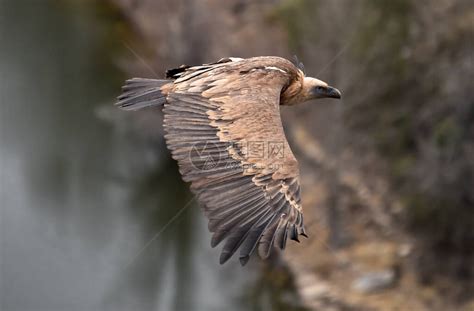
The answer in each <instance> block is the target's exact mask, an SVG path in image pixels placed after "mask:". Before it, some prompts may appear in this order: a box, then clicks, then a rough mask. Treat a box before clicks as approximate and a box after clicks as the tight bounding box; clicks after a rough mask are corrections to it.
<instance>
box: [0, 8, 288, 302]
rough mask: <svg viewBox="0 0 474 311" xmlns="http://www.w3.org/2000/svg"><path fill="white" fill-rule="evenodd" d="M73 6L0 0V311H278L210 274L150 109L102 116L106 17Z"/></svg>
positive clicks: (106, 94) (214, 269) (255, 292)
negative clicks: (141, 114) (140, 114)
mask: <svg viewBox="0 0 474 311" xmlns="http://www.w3.org/2000/svg"><path fill="white" fill-rule="evenodd" d="M78 3H79V2H76V1H36V0H29V1H27V0H24V1H15V0H0V35H1V37H0V39H1V41H0V44H1V48H0V73H1V75H0V96H1V97H0V100H1V106H0V113H1V114H0V117H1V120H0V183H1V184H0V186H1V187H0V204H1V226H0V230H1V231H0V233H1V247H0V258H1V263H0V264H1V265H0V268H1V270H0V272H1V274H0V277H1V278H0V285H1V288H0V303H1V304H0V306H1V310H5V311H7V310H242V309H249V308H250V309H255V310H261V309H275V308H281V309H287V307H285V304H283V305H282V304H281V299H280V298H279V296H278V297H273V296H272V295H273V289H272V288H273V287H272V285H271V284H270V283H271V282H269V281H268V279H267V276H268V274H267V275H262V274H261V273H260V272H259V271H261V269H259V267H258V264H257V263H256V262H253V263H252V262H251V263H250V265H249V266H248V267H246V268H245V269H242V268H241V267H240V266H239V264H238V262H237V261H236V260H234V261H233V262H231V263H229V264H227V265H225V266H220V265H219V264H218V258H219V250H218V249H211V248H210V246H209V241H210V234H209V233H208V232H207V227H206V221H205V219H204V216H203V215H202V213H201V212H200V210H199V208H198V207H197V205H196V203H195V202H194V201H191V200H192V196H191V195H190V193H189V192H188V190H187V186H186V185H184V184H183V183H182V182H181V180H180V177H179V175H178V174H177V169H176V165H175V163H174V162H173V161H171V160H170V158H169V155H168V153H167V152H166V149H165V148H164V144H163V141H162V140H161V139H160V138H157V137H159V135H156V133H158V132H159V130H160V128H161V126H160V124H159V118H158V117H157V114H156V111H153V110H151V111H150V114H149V118H148V119H149V120H148V121H146V122H145V121H143V120H141V122H138V125H136V124H137V122H136V120H135V119H134V118H135V117H134V116H131V115H130V114H122V113H121V112H118V111H116V110H114V108H113V107H111V104H112V103H113V102H114V98H115V96H116V95H117V92H118V90H119V89H120V84H121V81H123V79H124V78H125V77H124V76H123V75H122V74H120V72H119V71H118V70H117V68H116V67H115V66H114V60H116V59H117V57H116V56H117V53H116V52H117V48H120V44H119V42H120V40H119V39H118V38H115V37H114V36H113V35H112V34H113V32H112V31H111V30H112V26H113V19H111V18H108V19H107V18H104V14H103V13H102V14H98V11H97V8H96V7H95V6H94V5H91V4H90V3H89V4H87V2H82V4H81V5H79V4H78ZM84 3H86V4H84ZM150 120H151V122H150ZM147 122H148V123H147ZM142 123H144V124H145V125H142ZM146 124H152V125H155V126H156V128H153V127H151V130H150V126H146ZM141 126H143V127H144V128H146V129H147V130H148V131H150V132H151V133H152V135H150V134H148V135H139V134H137V133H139V132H140V131H137V130H136V128H139V129H140V127H141ZM155 132H156V133H155ZM190 201H191V202H190ZM189 202H190V203H189ZM185 206H187V208H186V209H184V210H183V211H182V213H181V214H180V215H179V217H177V219H176V220H175V221H174V222H172V223H171V224H169V225H167V223H168V222H169V220H170V219H171V218H173V217H174V216H175V215H176V214H177V213H178V211H180V210H181V208H183V207H185ZM160 231H162V233H161V234H159V235H158V236H156V234H157V233H158V232H160ZM153 237H155V239H153V240H151V239H152V238H153Z"/></svg>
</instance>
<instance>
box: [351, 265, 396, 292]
mask: <svg viewBox="0 0 474 311" xmlns="http://www.w3.org/2000/svg"><path fill="white" fill-rule="evenodd" d="M395 281H396V276H395V271H393V270H383V271H378V272H370V273H367V274H365V275H362V276H361V277H359V278H358V279H356V280H355V281H354V282H353V283H352V288H353V289H354V290H355V291H357V292H360V293H364V294H370V293H374V292H377V291H380V290H384V289H387V288H389V287H392V286H393V285H394V284H395Z"/></svg>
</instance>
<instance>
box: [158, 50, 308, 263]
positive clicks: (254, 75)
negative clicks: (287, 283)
mask: <svg viewBox="0 0 474 311" xmlns="http://www.w3.org/2000/svg"><path fill="white" fill-rule="evenodd" d="M267 61H268V63H269V65H268V66H275V59H268V60H267ZM257 63H258V64H257ZM246 66H247V67H246ZM282 66H283V69H284V70H266V69H265V64H262V62H255V63H254V64H252V63H251V62H239V63H234V62H230V61H222V62H218V63H216V64H215V65H213V64H210V65H204V66H199V67H196V68H194V67H191V68H186V69H185V70H184V71H180V76H179V78H178V79H177V80H176V81H175V86H174V88H173V90H172V91H171V92H170V94H169V95H168V97H167V102H166V103H165V108H164V114H165V117H164V126H165V131H166V133H167V134H166V135H165V138H166V141H167V145H168V148H169V149H170V150H171V153H172V156H173V158H175V159H176V160H177V161H178V164H179V167H180V172H181V174H182V175H183V179H184V180H185V181H188V182H191V183H192V185H191V189H192V190H193V192H194V193H196V195H197V197H198V199H199V201H200V202H202V203H203V205H204V206H203V208H204V211H205V214H206V216H207V217H208V218H209V230H210V231H211V232H213V237H212V241H211V245H212V246H213V247H214V246H216V245H218V244H219V243H220V242H222V241H224V240H225V244H224V247H223V250H222V253H221V257H220V262H221V263H224V262H225V261H227V260H228V259H229V258H230V257H231V256H232V255H233V254H234V253H235V252H236V251H237V249H239V248H240V261H241V263H242V265H244V264H245V263H247V261H248V259H249V258H250V255H251V254H252V253H253V251H254V250H255V249H256V248H257V246H258V249H259V254H260V256H261V257H263V258H265V257H267V256H268V255H269V253H270V250H271V248H272V246H273V244H275V245H277V246H278V247H280V248H281V249H283V248H284V247H285V244H286V240H287V236H288V235H289V236H290V238H292V239H294V240H297V239H298V235H299V234H302V233H304V228H303V222H302V216H301V213H302V208H301V204H300V187H299V181H298V179H299V177H298V176H299V172H298V166H297V162H296V159H295V158H294V156H293V154H292V153H291V150H290V148H289V146H288V143H287V141H286V138H285V135H284V132H283V127H282V124H281V120H280V113H279V97H280V92H281V89H282V88H283V87H285V85H286V84H287V83H288V80H289V76H288V75H285V74H284V72H285V71H289V70H291V69H292V67H290V66H289V65H288V64H286V63H284V64H282ZM285 66H286V67H285ZM291 66H292V65H291ZM293 67H294V66H293ZM193 68H194V69H193ZM272 68H275V67H272ZM294 70H296V68H295V69H294ZM253 142H259V143H261V142H263V144H264V145H265V146H266V147H263V151H264V153H265V155H264V157H261V158H259V157H253V156H252V154H251V153H252V150H251V147H250V145H251V144H252V143H253ZM275 142H276V143H278V145H281V147H282V148H283V150H284V154H273V153H272V152H271V150H270V144H271V143H275ZM196 147H199V148H196ZM197 149H199V150H197Z"/></svg>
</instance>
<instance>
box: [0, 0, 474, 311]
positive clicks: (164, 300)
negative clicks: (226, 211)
mask: <svg viewBox="0 0 474 311" xmlns="http://www.w3.org/2000/svg"><path fill="white" fill-rule="evenodd" d="M0 46H1V48H0V101H1V106H0V118H1V119H0V207H1V210H0V213H1V214H0V222H1V223H0V242H1V247H0V309H1V310H5V311H10V310H18V311H23V310H65V311H69V310H85V311H88V310H325V311H326V310H336V311H339V310H341V311H342V310H344V311H347V310H349V311H352V310H414V311H418V310H420V311H423V310H443V311H444V310H465V311H468V310H474V294H473V293H474V190H473V189H474V87H473V81H474V63H473V55H474V4H473V3H472V1H470V0H441V1H436V2H434V1H431V2H426V1H410V0H386V1H382V0H380V1H365V0H364V1H350V0H332V1H319V0H318V1H311V0H260V1H250V0H229V1H219V0H205V1H197V0H96V1H95V0H84V1H79V0H42V1H40V0H21V1H16V0H0ZM259 55H279V56H283V57H287V58H289V59H292V58H293V55H297V56H298V58H299V60H300V61H302V62H303V63H304V65H305V71H306V73H307V74H308V75H310V76H315V77H318V78H320V79H322V80H325V81H327V82H328V83H330V84H331V85H334V86H336V87H337V88H338V89H340V90H341V91H342V93H343V100H342V101H339V102H337V101H330V100H327V101H325V100H321V101H318V102H310V103H306V104H304V105H301V106H299V107H290V108H287V109H283V111H282V118H283V122H284V124H285V129H286V132H287V136H288V140H289V141H290V145H291V146H292V149H293V151H294V153H295V154H296V157H297V158H298V160H299V162H300V166H301V172H302V176H301V179H302V190H303V193H302V196H303V206H304V209H305V220H306V224H307V225H306V227H307V231H308V233H309V236H310V238H309V239H306V240H304V241H302V243H300V244H297V243H290V245H289V246H288V247H287V250H286V251H285V253H281V254H280V253H276V254H275V255H274V256H273V257H272V258H271V259H270V260H268V261H265V262H262V261H260V260H258V259H257V258H253V259H252V260H251V261H250V263H249V264H248V265H247V266H246V267H244V268H242V267H240V265H239V263H238V261H237V260H235V259H234V260H231V261H230V262H229V263H227V264H226V265H225V266H220V265H219V264H218V256H219V247H217V248H216V249H212V248H211V247H210V234H209V233H208V231H207V222H206V220H205V218H204V216H203V214H202V213H201V211H200V210H199V206H198V204H197V203H196V202H195V201H193V199H192V198H193V197H192V195H191V193H190V192H189V190H188V186H187V185H186V184H184V183H183V182H182V181H181V178H180V176H179V174H178V172H177V166H176V163H175V162H174V161H172V160H171V159H170V155H169V153H168V151H167V150H166V147H165V144H164V142H163V138H162V126H161V120H162V116H161V112H160V110H159V109H147V110H143V111H140V112H137V113H125V112H122V111H118V110H117V109H116V108H115V107H113V103H114V101H115V97H116V96H117V95H119V93H120V87H121V85H122V83H123V81H124V80H125V79H126V78H129V77H133V76H140V77H150V78H156V77H159V78H161V77H162V76H163V72H164V71H165V70H166V69H167V68H172V67H176V66H179V65H181V64H190V65H193V64H201V63H205V62H212V61H215V60H217V59H219V58H222V57H227V56H239V57H249V56H259ZM170 220H173V221H172V222H170Z"/></svg>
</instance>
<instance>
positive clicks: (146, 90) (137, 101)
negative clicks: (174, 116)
mask: <svg viewBox="0 0 474 311" xmlns="http://www.w3.org/2000/svg"><path fill="white" fill-rule="evenodd" d="M170 82H172V81H170V80H157V79H144V78H133V79H130V80H127V81H126V83H125V85H124V86H123V87H122V94H121V95H120V96H119V97H118V98H117V103H116V104H115V105H117V106H119V107H120V108H121V109H124V110H138V109H141V108H144V107H148V106H157V105H163V104H164V103H165V102H166V96H167V95H168V94H167V93H166V92H165V89H166V87H164V86H165V85H166V84H168V83H170Z"/></svg>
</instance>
